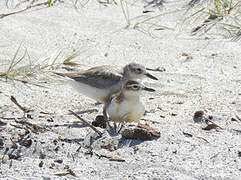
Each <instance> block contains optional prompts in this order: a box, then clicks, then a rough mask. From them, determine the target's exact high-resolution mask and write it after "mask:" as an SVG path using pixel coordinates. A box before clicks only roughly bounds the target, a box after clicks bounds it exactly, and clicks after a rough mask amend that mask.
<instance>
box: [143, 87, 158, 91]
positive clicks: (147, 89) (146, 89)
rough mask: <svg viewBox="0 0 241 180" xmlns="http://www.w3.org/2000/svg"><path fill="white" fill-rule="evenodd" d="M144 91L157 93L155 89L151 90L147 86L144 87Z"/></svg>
mask: <svg viewBox="0 0 241 180" xmlns="http://www.w3.org/2000/svg"><path fill="white" fill-rule="evenodd" d="M142 89H143V90H145V91H149V92H155V91H156V90H155V89H152V88H149V87H146V86H144V87H143V88H142Z"/></svg>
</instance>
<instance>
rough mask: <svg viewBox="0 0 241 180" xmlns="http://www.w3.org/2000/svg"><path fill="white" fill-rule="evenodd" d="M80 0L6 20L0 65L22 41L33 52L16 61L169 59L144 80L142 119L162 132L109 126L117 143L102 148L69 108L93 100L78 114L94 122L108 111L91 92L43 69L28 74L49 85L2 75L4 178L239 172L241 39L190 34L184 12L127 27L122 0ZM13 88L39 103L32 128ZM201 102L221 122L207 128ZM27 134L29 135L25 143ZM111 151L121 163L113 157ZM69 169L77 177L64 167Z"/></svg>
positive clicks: (153, 62)
mask: <svg viewBox="0 0 241 180" xmlns="http://www.w3.org/2000/svg"><path fill="white" fill-rule="evenodd" d="M11 2H13V4H11V6H10V5H9V6H10V7H9V8H7V7H6V6H5V2H1V3H0V9H1V10H0V13H8V12H12V11H15V10H20V9H23V8H24V7H26V5H27V4H28V3H30V2H29V1H27V2H26V3H23V4H22V5H20V6H19V7H17V8H14V1H11ZM38 2H39V1H38ZM9 3H10V1H9ZM35 3H36V2H35ZM80 3H82V4H83V5H82V6H81V4H80ZM85 3H86V4H85ZM73 4H74V1H67V2H59V1H58V2H56V5H54V6H52V7H49V8H46V7H45V8H35V9H30V10H29V11H26V12H23V13H19V14H16V15H11V16H8V17H4V18H2V19H0V67H1V68H0V70H1V71H4V70H5V71H6V69H7V67H8V65H9V63H10V61H11V59H12V58H13V56H14V54H15V53H16V51H17V49H18V47H20V50H19V53H18V57H21V55H23V54H24V52H25V50H27V54H28V55H27V56H25V58H24V60H23V61H22V62H21V63H20V64H19V66H21V65H27V64H29V62H30V61H31V63H32V64H35V65H41V66H43V65H46V64H47V65H49V64H51V63H52V62H53V61H54V60H55V59H57V60H56V63H61V62H63V60H64V59H66V58H67V57H69V56H71V55H72V54H73V53H78V56H77V57H76V58H74V59H73V60H72V61H74V62H77V63H79V64H80V66H79V67H78V68H79V69H88V68H89V67H93V66H98V65H104V64H107V65H116V66H124V65H126V64H127V63H129V62H137V63H140V64H143V65H145V66H146V67H148V68H152V69H155V68H157V67H161V68H164V69H165V71H164V72H160V71H150V73H152V74H153V75H155V76H156V77H158V78H159V80H158V81H153V80H149V79H145V80H144V83H145V84H146V85H148V86H150V87H152V88H155V89H156V92H155V93H144V94H143V96H142V101H143V102H144V103H145V108H146V111H147V113H146V115H145V116H143V118H144V119H148V120H150V121H151V123H150V126H151V127H152V128H154V129H155V130H157V131H159V132H160V134H161V136H160V138H154V139H153V140H150V141H140V140H125V139H123V138H121V135H118V134H111V135H109V134H108V133H105V135H104V137H103V139H104V140H103V141H104V142H105V143H106V142H110V141H113V142H115V143H119V144H117V145H116V146H115V147H116V149H115V150H114V151H110V150H108V149H105V148H101V147H100V146H98V142H99V143H101V142H102V141H101V139H97V140H95V139H94V140H93V141H94V142H93V143H91V142H90V139H91V137H92V138H93V136H95V134H94V132H93V130H92V129H90V128H89V127H86V126H84V125H82V123H79V122H76V121H78V119H77V118H76V117H74V116H73V115H69V114H68V113H69V112H68V110H73V111H85V110H89V109H95V110H94V111H93V112H91V113H83V114H81V115H80V116H81V117H82V118H84V119H86V120H88V121H89V122H91V121H93V120H94V119H95V117H96V116H97V115H99V114H101V112H102V105H97V106H96V105H95V101H94V100H92V99H89V98H88V97H85V96H83V95H82V94H79V93H78V92H76V91H75V90H74V89H73V88H71V87H70V86H68V84H67V83H66V82H63V81H59V80H60V79H61V78H60V77H58V76H56V75H54V74H53V73H51V72H50V71H44V72H41V73H38V74H35V75H33V76H32V77H31V78H30V80H31V82H35V83H37V84H41V85H43V86H45V87H39V86H35V85H30V84H28V83H27V84H24V83H22V82H18V81H12V80H8V81H6V82H5V81H0V117H4V118H5V119H0V121H1V123H3V124H1V125H0V132H1V133H0V157H3V158H2V160H1V162H0V178H1V179H240V178H241V175H240V172H241V141H240V136H241V134H240V133H241V119H240V117H241V71H240V67H241V61H240V57H241V51H240V49H241V45H240V42H235V41H230V40H229V39H223V38H205V35H203V36H200V37H201V38H199V37H193V36H190V33H188V32H190V31H189V30H190V29H191V28H190V26H191V25H190V26H187V27H186V24H184V25H180V20H181V19H180V17H182V16H183V15H184V12H183V11H180V12H177V13H173V14H168V15H166V16H163V17H160V18H159V19H158V22H159V23H160V24H161V25H163V26H165V27H166V26H167V27H169V28H170V29H165V28H164V30H154V28H150V29H149V30H150V31H149V33H146V32H145V31H146V27H145V26H142V29H134V28H133V25H134V24H135V22H137V20H133V21H131V25H130V27H129V28H127V27H126V25H127V24H126V21H125V18H124V16H123V12H122V9H121V6H120V3H119V1H118V2H117V5H115V4H114V3H112V4H103V3H99V2H97V1H85V2H84V1H78V3H77V4H76V6H74V5H73ZM185 4H187V2H185V1H178V2H176V1H167V2H166V3H164V4H163V6H161V7H160V8H158V7H146V8H144V6H145V5H146V3H145V2H144V1H131V2H129V4H128V7H129V14H130V17H136V16H137V15H140V14H142V11H143V10H144V9H145V10H146V9H147V10H152V11H154V12H150V13H153V14H158V13H160V12H161V11H163V12H169V11H170V10H172V9H173V8H174V7H182V8H183V7H185V6H184V5H185ZM190 13H191V12H190ZM197 24H198V22H197ZM193 26H194V25H193V24H192V27H193ZM56 57H57V58H56ZM53 71H64V70H63V69H61V68H58V69H53ZM2 80H4V79H2ZM61 80H62V79H61ZM11 96H14V97H15V98H16V99H17V101H18V102H19V104H21V105H22V106H24V107H27V108H29V109H31V110H33V112H31V113H30V116H31V118H27V119H25V120H24V121H25V122H29V123H32V124H35V129H34V128H33V127H32V126H31V125H30V124H29V125H26V124H20V123H19V121H20V119H14V118H21V117H23V115H24V113H23V111H22V110H21V109H20V108H18V107H17V106H16V105H15V104H14V103H13V102H12V101H11V100H10V97H11ZM198 110H202V111H204V113H205V116H206V117H209V118H211V121H212V122H214V123H215V124H217V125H218V126H220V127H221V128H217V129H212V130H203V129H202V128H203V127H205V126H207V125H206V124H205V123H204V122H200V123H195V122H194V120H193V115H194V113H195V112H196V111H198ZM6 118H13V119H8V120H7V119H6ZM141 123H145V121H144V120H142V121H141ZM37 125H38V126H37ZM23 127H25V128H26V127H27V129H28V130H26V129H24V128H23ZM41 127H44V128H43V129H41ZM99 130H100V131H102V132H104V130H103V129H100V128H99ZM24 133H25V134H24ZM19 134H24V138H25V140H21V141H19V142H18V140H19V138H21V136H20V135H19ZM11 139H12V141H11ZM26 140H27V142H28V143H27V144H24V143H21V142H26ZM122 141H123V142H122ZM1 142H2V143H1ZM14 142H16V144H15V143H14ZM88 143H89V145H90V147H87V146H88ZM14 144H15V145H14ZM14 146H15V147H14ZM109 157H113V158H120V159H122V160H124V162H117V161H110V159H109ZM69 170H71V171H73V173H74V174H75V175H76V176H77V177H74V176H73V175H70V174H69V175H64V174H58V173H64V172H69ZM58 175H63V176H58Z"/></svg>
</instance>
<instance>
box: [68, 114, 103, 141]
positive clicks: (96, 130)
mask: <svg viewBox="0 0 241 180" xmlns="http://www.w3.org/2000/svg"><path fill="white" fill-rule="evenodd" d="M69 112H71V113H72V114H73V115H74V116H75V117H77V118H78V119H79V120H81V121H82V122H83V123H84V124H85V125H86V126H89V127H90V128H91V129H93V130H94V131H95V132H96V133H98V134H99V135H100V136H102V133H101V132H100V131H99V130H98V129H96V128H95V127H94V126H93V125H91V124H90V123H88V122H87V121H86V120H84V119H83V118H81V117H79V115H78V114H76V113H75V112H73V111H71V110H69Z"/></svg>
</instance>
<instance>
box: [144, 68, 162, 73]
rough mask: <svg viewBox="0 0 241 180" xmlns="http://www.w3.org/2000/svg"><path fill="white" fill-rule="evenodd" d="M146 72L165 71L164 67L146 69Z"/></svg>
mask: <svg viewBox="0 0 241 180" xmlns="http://www.w3.org/2000/svg"><path fill="white" fill-rule="evenodd" d="M146 70H148V71H159V72H165V71H166V69H165V68H164V67H157V68H155V69H153V68H146Z"/></svg>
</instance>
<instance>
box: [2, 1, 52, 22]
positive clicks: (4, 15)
mask: <svg viewBox="0 0 241 180" xmlns="http://www.w3.org/2000/svg"><path fill="white" fill-rule="evenodd" d="M47 4H48V5H49V6H50V2H49V0H47V1H46V2H43V3H38V4H35V5H30V6H28V7H26V8H25V9H23V10H20V11H15V12H11V13H7V14H0V19H1V18H4V17H6V16H10V15H14V14H18V13H21V12H24V11H26V10H28V9H30V8H33V7H37V6H42V5H47Z"/></svg>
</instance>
